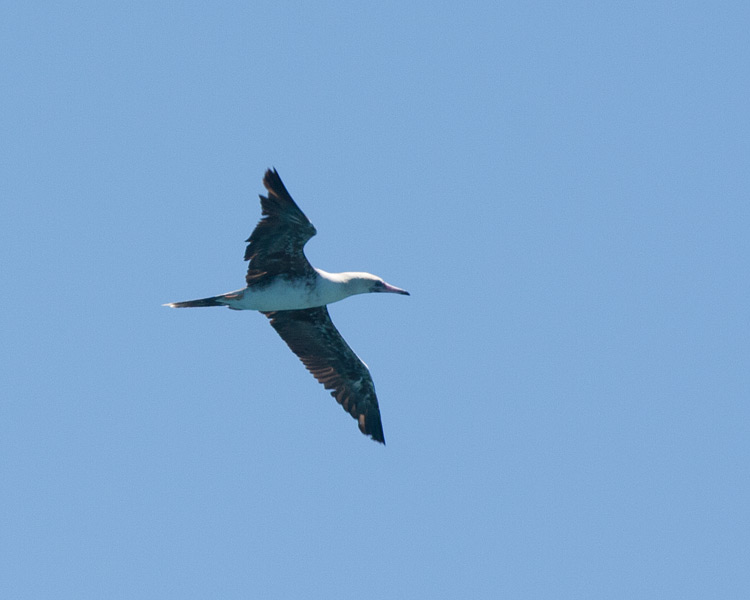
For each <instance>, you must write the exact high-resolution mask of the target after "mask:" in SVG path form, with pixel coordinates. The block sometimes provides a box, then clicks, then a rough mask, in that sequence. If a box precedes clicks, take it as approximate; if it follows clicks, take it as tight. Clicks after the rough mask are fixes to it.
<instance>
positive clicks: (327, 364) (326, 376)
mask: <svg viewBox="0 0 750 600" xmlns="http://www.w3.org/2000/svg"><path fill="white" fill-rule="evenodd" d="M263 185H264V186H265V188H266V190H268V196H260V205H261V208H262V209H263V217H262V218H261V220H260V221H259V222H258V224H257V225H256V226H255V229H254V230H253V232H252V234H251V235H250V237H249V238H248V239H247V240H246V242H249V243H248V245H247V248H246V250H245V260H247V261H250V262H249V265H248V270H247V276H246V277H245V279H246V281H247V287H245V288H243V289H241V290H237V291H235V292H229V293H227V294H221V295H220V296H211V297H210V298H201V299H200V300H188V301H186V302H171V303H169V304H165V306H171V307H172V308H189V307H195V306H227V307H229V308H231V309H233V310H257V311H260V312H261V313H263V314H264V315H266V317H268V318H269V319H270V321H271V325H272V326H273V328H274V329H275V330H276V331H277V332H278V334H279V335H280V336H281V339H283V340H284V341H285V342H286V344H287V345H288V346H289V348H290V349H291V350H292V352H294V353H295V354H296V355H297V356H298V357H299V358H300V360H301V361H302V363H303V364H304V365H305V367H306V368H307V370H308V371H310V373H312V374H313V376H314V377H315V379H317V380H318V381H319V382H320V383H322V384H323V385H324V386H325V388H326V389H327V390H331V396H333V397H334V398H336V401H337V402H338V403H339V404H341V406H343V407H344V410H345V411H346V412H348V413H349V414H350V415H351V416H352V417H354V418H355V419H356V420H357V422H358V424H359V429H360V431H361V432H362V433H364V434H365V435H369V436H370V437H371V438H372V439H373V440H375V441H376V442H381V443H383V444H385V437H384V436H383V425H382V423H381V421H380V409H379V408H378V399H377V396H376V395H375V386H374V384H373V382H372V377H371V376H370V371H369V369H368V368H367V365H366V364H365V363H364V362H363V361H362V360H361V359H360V358H359V357H358V356H357V355H356V354H355V353H354V351H353V350H352V349H351V348H350V347H349V344H347V343H346V341H345V340H344V338H343V337H341V334H340V333H339V332H338V330H337V329H336V327H334V325H333V322H332V321H331V317H330V315H329V314H328V309H327V308H326V306H327V305H328V304H331V303H332V302H338V301H339V300H343V299H344V298H347V297H349V296H353V295H355V294H367V293H371V292H390V293H393V294H404V295H406V296H408V295H409V292H407V291H406V290H402V289H400V288H397V287H395V286H393V285H390V284H388V283H386V282H385V281H383V280H382V279H381V278H380V277H376V276H375V275H371V274H370V273H358V272H347V273H326V272H325V271H323V270H321V269H316V268H314V267H313V266H312V265H311V264H310V263H309V262H308V261H307V258H306V257H305V253H304V250H303V248H304V246H305V244H306V243H307V241H308V240H309V239H310V238H311V237H313V236H314V235H315V234H316V233H317V232H316V230H315V227H314V226H313V224H312V223H310V221H309V220H308V218H307V217H306V216H305V214H304V213H303V212H302V211H301V210H300V209H299V207H298V206H297V204H296V203H295V202H294V200H292V197H291V196H290V195H289V192H287V190H286V187H284V184H283V183H282V181H281V177H279V174H278V173H277V172H276V169H273V170H270V169H269V170H267V171H266V174H265V176H264V177H263Z"/></svg>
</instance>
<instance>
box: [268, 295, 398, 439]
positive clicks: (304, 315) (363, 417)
mask: <svg viewBox="0 0 750 600" xmlns="http://www.w3.org/2000/svg"><path fill="white" fill-rule="evenodd" d="M263 314H265V315H266V316H267V317H268V318H269V319H270V320H271V325H272V326H273V328H274V329H275V330H276V331H277V332H278V334H279V335H280V336H281V338H282V339H283V340H284V341H285V342H286V343H287V345H288V346H289V348H290V349H291V350H292V352H294V353H295V354H296V355H297V356H298V357H299V358H300V360H302V363H303V364H304V365H305V367H307V370H308V371H310V373H312V374H313V376H314V377H315V379H317V380H318V381H319V382H320V383H322V384H323V385H324V386H325V388H326V389H327V390H331V396H333V397H334V398H336V401H337V402H338V403H339V404H341V406H343V407H344V410H345V411H346V412H348V413H349V414H350V415H351V416H352V417H354V418H355V419H357V423H359V430H360V431H361V432H362V433H364V434H365V435H369V436H370V437H372V439H373V440H375V441H376V442H380V443H382V444H385V438H384V436H383V425H382V423H381V421H380V409H379V408H378V398H377V396H376V395H375V385H374V384H373V382H372V377H371V376H370V371H369V370H368V369H367V365H365V363H363V362H362V361H361V360H360V358H359V357H358V356H357V355H356V354H355V353H354V351H353V350H352V349H351V348H350V347H349V344H347V343H346V341H345V340H344V338H343V337H341V334H340V333H339V332H338V330H337V329H336V327H334V325H333V322H332V321H331V317H330V315H329V314H328V309H327V308H326V307H325V306H320V307H316V308H307V309H304V310H279V311H275V312H267V313H263Z"/></svg>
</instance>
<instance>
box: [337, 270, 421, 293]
mask: <svg viewBox="0 0 750 600" xmlns="http://www.w3.org/2000/svg"><path fill="white" fill-rule="evenodd" d="M341 275H343V276H344V278H345V281H346V286H347V288H348V289H349V292H351V294H352V295H354V294H371V293H375V292H387V293H391V294H403V295H404V296H408V295H409V292H407V291H406V290H402V289H401V288H397V287H396V286H395V285H391V284H389V283H386V282H385V281H383V280H382V279H381V278H380V277H377V276H375V275H371V274H370V273H342V274H341Z"/></svg>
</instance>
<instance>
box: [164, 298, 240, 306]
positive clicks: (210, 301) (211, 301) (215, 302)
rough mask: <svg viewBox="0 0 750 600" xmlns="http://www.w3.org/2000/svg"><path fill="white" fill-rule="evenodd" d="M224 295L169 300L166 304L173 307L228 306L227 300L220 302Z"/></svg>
mask: <svg viewBox="0 0 750 600" xmlns="http://www.w3.org/2000/svg"><path fill="white" fill-rule="evenodd" d="M223 297H224V296H211V297H210V298H201V299H200V300H186V301H185V302H169V303H168V304H164V306H169V307H171V308H194V307H196V306H226V305H227V304H226V302H219V299H220V298H223Z"/></svg>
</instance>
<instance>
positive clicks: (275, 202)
mask: <svg viewBox="0 0 750 600" xmlns="http://www.w3.org/2000/svg"><path fill="white" fill-rule="evenodd" d="M263 185H264V186H265V187H266V189H267V190H268V196H261V197H260V205H261V207H262V209H263V218H261V220H260V222H259V223H258V224H257V225H256V226H255V229H254V230H253V233H252V235H250V237H249V238H248V239H247V240H246V241H247V242H249V243H248V245H247V248H246V249H245V260H249V261H250V264H249V265H248V270H247V277H246V280H247V285H248V286H251V285H264V284H265V283H267V282H268V281H269V279H272V278H273V277H275V276H276V275H279V274H282V273H283V274H285V275H289V276H290V277H302V276H307V275H310V274H311V273H312V272H313V271H314V269H313V268H312V266H311V265H310V263H309V262H308V261H307V258H306V257H305V253H304V251H303V247H304V245H305V244H306V243H307V241H308V240H309V239H310V238H311V237H312V236H314V235H315V234H316V231H315V227H313V224H312V223H310V221H309V220H308V218H307V217H306V216H305V214H304V213H303V212H302V211H301V210H300V209H299V207H298V206H297V205H296V204H295V202H294V200H292V197H291V196H290V195H289V192H287V191H286V188H285V187H284V184H283V183H282V181H281V177H279V174H278V173H277V172H276V169H274V170H273V171H272V170H271V169H268V170H267V171H266V174H265V176H264V177H263Z"/></svg>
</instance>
